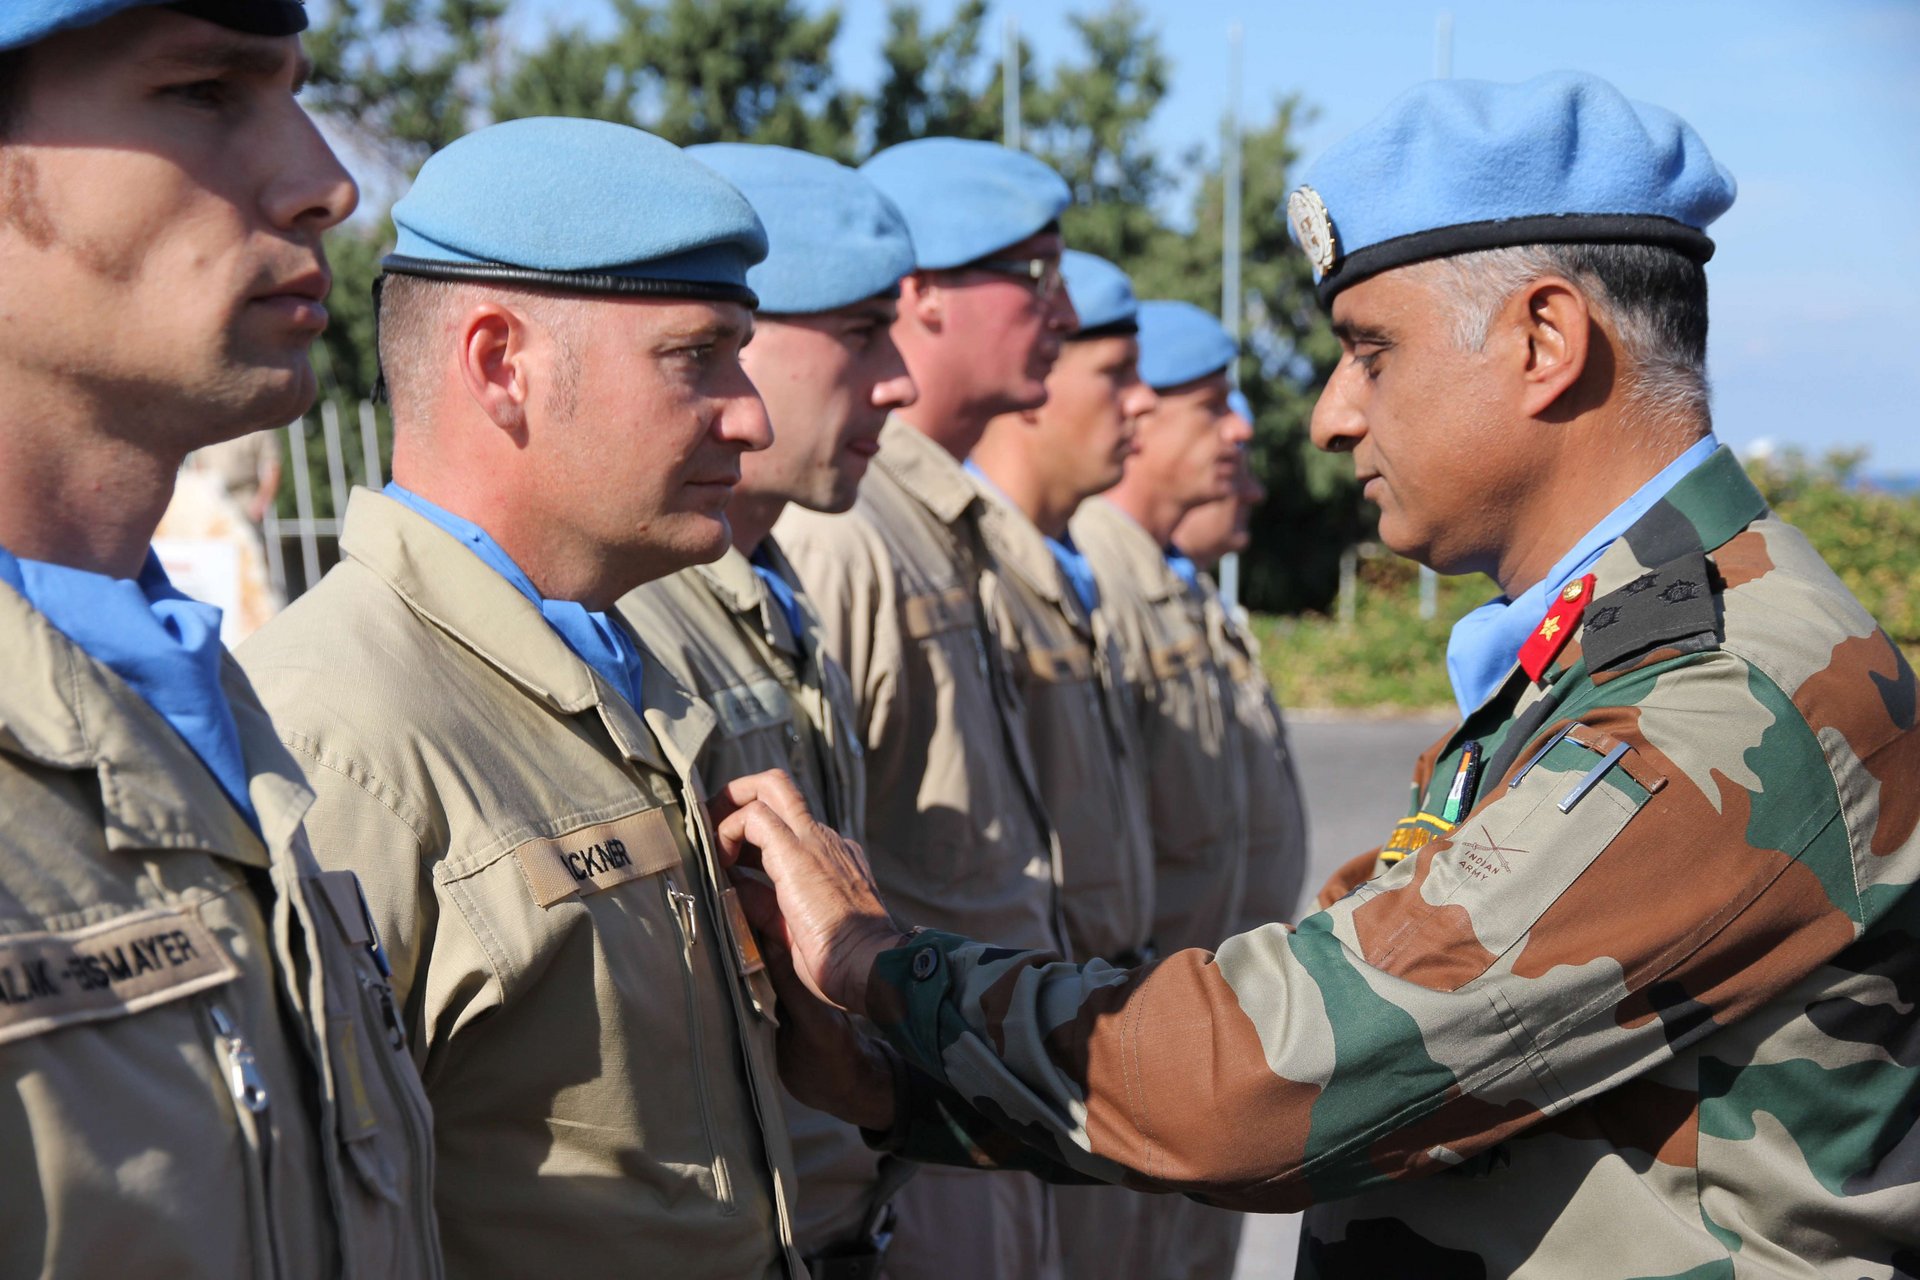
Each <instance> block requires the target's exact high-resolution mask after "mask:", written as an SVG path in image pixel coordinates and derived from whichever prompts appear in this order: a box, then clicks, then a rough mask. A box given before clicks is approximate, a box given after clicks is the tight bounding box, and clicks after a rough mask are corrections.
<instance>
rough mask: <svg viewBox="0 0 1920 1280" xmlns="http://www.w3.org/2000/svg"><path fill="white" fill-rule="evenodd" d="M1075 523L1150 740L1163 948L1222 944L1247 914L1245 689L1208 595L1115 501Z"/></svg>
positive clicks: (1085, 511) (1089, 504)
mask: <svg viewBox="0 0 1920 1280" xmlns="http://www.w3.org/2000/svg"><path fill="white" fill-rule="evenodd" d="M1072 529H1073V540H1074V543H1075V545H1077V546H1078V547H1079V548H1080V552H1081V554H1082V555H1084V556H1086V558H1087V561H1088V563H1090V564H1091V565H1092V566H1093V574H1094V579H1095V580H1096V581H1097V582H1098V583H1099V584H1100V608H1101V611H1102V612H1104V613H1105V614H1106V615H1107V621H1108V625H1109V626H1111V627H1112V628H1113V633H1114V635H1115V636H1117V637H1118V638H1119V641H1120V648H1121V652H1122V653H1123V654H1124V655H1125V659H1126V664H1125V667H1124V672H1125V677H1126V681H1127V684H1128V685H1129V686H1130V687H1131V688H1132V690H1133V694H1134V702H1135V706H1136V707H1137V708H1138V714H1139V716H1140V734H1141V738H1142V740H1143V741H1144V743H1145V744H1146V779H1147V785H1148V801H1149V806H1148V807H1149V811H1150V812H1151V814H1152V816H1153V837H1154V860H1155V875H1154V928H1153V940H1154V943H1155V945H1156V946H1158V948H1159V950H1160V951H1161V953H1162V954H1165V953H1167V952H1171V951H1177V950H1180V949H1181V948H1184V947H1212V946H1217V945H1219V943H1220V941H1221V940H1222V939H1223V938H1225V937H1227V936H1228V935H1229V934H1230V933H1231V932H1232V931H1233V925H1234V922H1235V920H1236V919H1237V918H1238V915H1237V910H1236V904H1237V903H1238V901H1239V895H1240V882H1241V874H1242V871H1243V868H1244V866H1245V863H1246V848H1247V820H1246V814H1247V794H1246V789H1247V783H1246V776H1245V774H1244V772H1243V771H1242V770H1241V769H1240V768H1238V767H1237V766H1236V764H1235V762H1234V761H1233V758H1232V752H1233V749H1234V745H1235V744H1234V737H1233V735H1234V729H1233V708H1234V702H1233V691H1232V689H1231V688H1230V687H1229V686H1228V683H1227V679H1226V676H1225V673H1224V672H1222V671H1221V669H1220V667H1219V664H1218V663H1217V662H1215V660H1214V656H1213V650H1212V648H1211V646H1210V645H1209V644H1208V640H1207V628H1206V612H1205V609H1206V606H1205V601H1204V599H1203V598H1202V597H1201V596H1200V595H1199V593H1198V592H1195V591H1190V590H1189V589H1188V588H1187V585H1186V583H1184V582H1182V581H1181V580H1180V578H1179V575H1177V574H1175V573H1174V571H1173V570H1172V569H1170V568H1169V567H1168V566H1167V558H1166V554H1165V552H1164V551H1163V550H1162V549H1161V548H1160V547H1159V546H1157V545H1155V543H1154V541H1153V538H1152V537H1151V536H1150V535H1149V534H1148V533H1147V531H1146V530H1145V529H1142V528H1141V527H1140V525H1139V524H1138V523H1137V522H1136V521H1135V520H1134V519H1133V517H1131V516H1129V515H1127V514H1126V513H1125V512H1124V511H1122V510H1120V508H1118V507H1116V506H1114V505H1113V504H1112V503H1111V502H1108V501H1107V500H1106V499H1104V498H1091V499H1088V500H1087V501H1086V502H1084V503H1082V504H1081V506H1080V510H1079V511H1077V512H1076V513H1075V514H1074V517H1073V525H1072Z"/></svg>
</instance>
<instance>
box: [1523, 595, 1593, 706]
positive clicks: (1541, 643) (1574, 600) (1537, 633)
mask: <svg viewBox="0 0 1920 1280" xmlns="http://www.w3.org/2000/svg"><path fill="white" fill-rule="evenodd" d="M1592 598H1593V575H1592V574H1588V575H1587V576H1586V577H1584V578H1581V579H1580V580H1579V581H1578V582H1569V583H1568V584H1567V585H1566V586H1565V587H1564V588H1562V589H1561V591H1560V594H1559V595H1558V596H1557V597H1555V599H1554V602H1553V607H1552V608H1551V609H1548V610H1547V616H1546V617H1544V618H1542V619H1541V620H1540V625H1539V626H1537V627H1535V628H1534V629H1533V632H1532V634H1530V635H1528V636H1527V640H1526V643H1525V644H1523V645H1521V646H1520V654H1519V658H1520V667H1521V669H1522V670H1523V671H1525V672H1526V673H1527V679H1529V680H1533V681H1536V682H1537V681H1538V680H1539V679H1540V677H1541V676H1543V675H1545V674H1546V673H1547V668H1548V667H1550V666H1552V665H1553V660H1554V659H1555V658H1557V657H1559V656H1560V651H1561V650H1562V649H1564V648H1566V647H1567V641H1568V640H1569V639H1570V638H1571V637H1572V635H1573V633H1574V632H1575V631H1576V630H1578V629H1579V626H1580V618H1581V616H1582V615H1583V614H1585V613H1586V611H1587V601H1589V600H1591V599H1592Z"/></svg>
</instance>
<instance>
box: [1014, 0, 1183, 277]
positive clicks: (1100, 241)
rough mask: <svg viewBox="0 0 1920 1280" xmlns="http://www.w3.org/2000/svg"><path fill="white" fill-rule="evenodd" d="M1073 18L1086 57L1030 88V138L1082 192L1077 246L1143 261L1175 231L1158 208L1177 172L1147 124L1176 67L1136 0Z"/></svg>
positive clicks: (1075, 215)
mask: <svg viewBox="0 0 1920 1280" xmlns="http://www.w3.org/2000/svg"><path fill="white" fill-rule="evenodd" d="M1068 21H1069V22H1070V23H1071V24H1072V26H1073V29H1074V32H1075V33H1076V35H1077V36H1078V37H1079V42H1080V44H1081V46H1082V48H1083V49H1084V60H1077V61H1071V62H1068V63H1066V64H1064V65H1062V66H1060V67H1058V68H1056V69H1055V70H1054V71H1053V74H1052V76H1051V77H1050V79H1049V80H1048V81H1047V82H1046V83H1045V84H1044V85H1041V86H1039V87H1037V88H1036V89H1035V90H1034V91H1031V92H1027V91H1023V93H1022V95H1021V100H1020V106H1021V116H1022V117H1023V119H1022V128H1023V130H1024V131H1025V137H1024V138H1023V142H1024V144H1025V145H1026V146H1027V148H1028V149H1030V150H1031V151H1033V152H1034V153H1035V154H1036V155H1038V156H1040V157H1041V158H1042V159H1044V160H1046V161H1047V162H1048V163H1049V164H1051V165H1052V166H1053V167H1054V168H1055V169H1057V170H1058V171H1059V172H1060V175H1061V176H1062V177H1064V178H1065V179H1066V180H1067V184H1068V185H1069V186H1071V187H1072V188H1073V198H1074V202H1073V206H1072V207H1071V208H1070V209H1069V210H1068V211H1067V214H1066V216H1065V217H1063V218H1062V219H1061V223H1062V226H1063V228H1064V230H1065V231H1066V235H1067V242H1068V243H1069V244H1071V245H1073V246H1074V247H1075V248H1079V249H1085V250H1086V251H1087V252H1089V253H1097V254H1100V255H1101V256H1102V257H1106V258H1111V259H1114V260H1116V261H1123V260H1132V259H1136V258H1140V257H1143V256H1146V255H1147V254H1148V252H1149V251H1150V250H1159V249H1162V248H1164V242H1165V238H1166V235H1167V230H1166V228H1165V227H1164V226H1163V225H1162V224H1161V221H1160V218H1159V217H1158V215H1157V214H1156V213H1155V206H1156V205H1157V204H1158V202H1159V201H1160V200H1161V199H1162V197H1163V196H1165V194H1166V193H1167V192H1168V190H1169V189H1170V188H1171V187H1172V186H1173V178H1172V176H1171V175H1170V174H1169V173H1168V172H1167V171H1166V169H1165V167H1164V165H1163V163H1162V161H1161V158H1160V156H1159V154H1158V153H1157V152H1156V151H1155V150H1154V148H1153V146H1152V144H1151V143H1150V142H1149V140H1148V138H1147V123H1148V121H1149V120H1151V119H1152V117H1153V114H1154V112H1155V111H1157V110H1158V109H1159V107H1160V100H1161V99H1162V98H1163V97H1165V96H1166V92H1167V85H1168V78H1169V75H1170V73H1171V68H1170V66H1169V64H1168V62H1167V58H1166V55H1165V54H1164V53H1163V52H1162V51H1161V48H1160V39H1159V36H1158V35H1157V34H1155V32H1154V31H1153V30H1152V28H1151V27H1150V26H1149V25H1148V23H1147V18H1146V14H1145V13H1144V12H1143V11H1142V10H1141V9H1140V8H1139V7H1138V6H1137V5H1135V4H1133V3H1132V2H1131V0H1114V3H1112V4H1111V5H1109V6H1108V7H1107V8H1106V9H1104V10H1102V11H1100V12H1098V13H1094V14H1086V15H1075V16H1073V17H1071V18H1069V19H1068ZM1025 62H1026V59H1023V60H1022V63H1023V65H1024V64H1025Z"/></svg>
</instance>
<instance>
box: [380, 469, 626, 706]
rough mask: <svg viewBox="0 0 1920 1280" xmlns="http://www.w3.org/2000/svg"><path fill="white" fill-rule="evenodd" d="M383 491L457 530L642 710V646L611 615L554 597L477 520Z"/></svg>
mask: <svg viewBox="0 0 1920 1280" xmlns="http://www.w3.org/2000/svg"><path fill="white" fill-rule="evenodd" d="M381 492H383V493H385V494H386V495H387V496H388V497H389V498H392V499H393V500H394V501H395V502H398V503H400V504H401V505H402V506H405V507H407V508H408V509H409V510H412V511H415V512H418V513H419V514H420V515H423V516H425V517H426V518H427V519H429V520H431V521H433V522H434V523H435V524H436V525H439V526H440V527H441V528H442V529H444V530H446V531H447V532H448V533H450V534H452V535H453V536H454V537H455V538H457V539H459V540H460V542H461V543H462V544H463V545H464V546H465V547H466V548H467V549H468V550H469V551H471V552H473V554H475V555H476V556H479V557H480V559H481V562H482V563H484V564H485V565H486V566H487V567H488V568H490V569H492V570H493V571H494V572H495V573H497V574H499V575H500V576H501V577H503V578H505V579H506V580H507V582H508V583H509V584H511V585H512V586H513V588H514V590H516V591H518V592H519V593H520V594H521V595H523V596H525V597H526V598H527V599H528V600H530V601H532V602H533V604H534V606H535V607H536V608H538V609H539V610H540V616H541V617H543V618H545V619H546V620H547V625H548V626H550V627H552V628H553V629H554V631H556V632H557V633H559V636H560V638H561V639H562V640H564V641H566V644H567V648H569V649H571V650H573V652H574V653H575V654H576V655H577V656H578V657H579V659H580V660H581V661H582V662H584V663H586V664H587V665H588V666H590V667H592V668H593V669H594V670H595V671H597V672H599V673H600V678H601V679H603V680H605V681H606V682H607V683H608V684H610V685H612V686H613V687H614V688H615V689H617V690H618V691H619V692H620V693H621V694H622V695H623V696H624V697H625V698H626V699H627V701H628V702H629V703H631V704H632V705H633V707H634V709H635V710H638V709H639V708H640V677H641V674H642V672H643V670H644V667H643V664H642V662H641V658H640V649H639V646H638V645H636V644H634V642H633V640H632V638H631V637H629V636H628V635H627V633H626V631H625V629H624V628H622V627H621V626H620V624H619V623H617V622H615V621H614V620H613V619H612V618H611V617H609V616H608V615H607V614H605V613H595V612H592V611H591V610H589V609H588V608H587V607H586V606H585V605H583V604H580V603H579V602H577V601H573V600H548V599H546V598H545V597H543V596H542V595H541V594H540V592H539V591H538V590H537V589H536V588H535V587H534V585H533V580H532V579H531V578H529V577H527V575H526V574H525V573H524V572H523V571H522V570H521V568H520V566H519V565H517V564H515V563H514V562H513V557H512V556H510V555H508V554H507V553H506V551H505V549H504V548H502V547H501V545H500V544H499V543H497V542H495V541H494V540H493V535H491V534H489V533H488V532H487V531H486V530H485V529H482V528H481V527H480V526H479V525H477V524H475V523H473V521H471V520H467V519H463V518H462V517H460V516H457V515H455V514H453V512H451V511H448V510H447V509H446V508H445V507H442V506H439V505H437V504H435V503H432V502H429V501H427V500H426V499H425V498H423V497H421V496H420V495H419V494H417V493H415V492H413V491H412V490H411V489H406V488H402V487H401V486H400V485H398V484H395V483H389V484H388V485H387V487H386V488H385V489H383V490H381Z"/></svg>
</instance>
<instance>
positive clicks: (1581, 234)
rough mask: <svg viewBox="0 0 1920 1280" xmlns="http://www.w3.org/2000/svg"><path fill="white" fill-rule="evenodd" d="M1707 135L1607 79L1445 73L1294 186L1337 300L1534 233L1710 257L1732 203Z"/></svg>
mask: <svg viewBox="0 0 1920 1280" xmlns="http://www.w3.org/2000/svg"><path fill="white" fill-rule="evenodd" d="M1734 192H1735V185H1734V180H1733V175H1732V174H1730V173H1728V172H1727V171H1726V169H1725V168H1723V167H1722V166H1721V165H1719V164H1718V163H1717V162H1716V161H1715V160H1714V158H1713V157H1712V156H1711V155H1710V154H1708V152H1707V147H1706V143H1704V142H1703V141H1701V139H1700V135H1699V134H1697V133H1695V132H1694V131H1693V128H1692V127H1691V126H1690V125H1688V124H1687V122H1686V121H1684V120H1682V119H1681V118H1680V117H1679V116H1677V115H1674V114H1673V113H1672V112H1671V111H1667V110H1665V109H1664V108H1661V107H1655V106H1649V105H1647V104H1646V103H1641V102H1634V101H1631V100H1629V99H1628V98H1627V97H1626V96H1625V95H1624V94H1622V93H1621V92H1620V91H1619V90H1618V89H1616V88H1614V87H1613V86H1612V85H1611V84H1608V83H1607V82H1606V81H1605V80H1602V79H1600V78H1599V77H1598V76H1593V75H1587V74H1585V73H1582V72H1575V71H1558V72H1553V73H1551V74H1549V75H1544V76H1540V77H1537V78H1536V79H1533V80H1529V81H1527V82H1526V83H1524V84H1494V83H1490V82H1488V81H1480V80H1435V81H1431V82H1429V83H1426V84H1422V85H1419V86H1417V87H1415V88H1413V89H1411V90H1409V91H1407V92H1406V93H1404V94H1402V95H1401V96H1400V97H1399V98H1397V99H1396V100H1395V101H1394V102H1393V104H1392V105H1391V106H1389V107H1388V108H1387V110H1386V112H1385V113H1384V114H1382V115H1381V116H1380V117H1379V118H1378V119H1376V120H1374V121H1373V122H1372V123H1370V124H1368V125H1366V126H1365V127H1364V128H1362V129H1360V130H1359V131H1358V132H1357V133H1354V134H1352V135H1351V136H1349V137H1347V138H1345V139H1343V140H1342V141H1340V142H1338V143H1335V144H1334V145H1333V146H1332V147H1329V148H1328V149H1327V151H1326V152H1325V153H1324V154H1323V155H1321V156H1320V157H1319V158H1318V159H1317V160H1315V161H1314V162H1313V164H1312V165H1311V166H1309V168H1308V169H1307V171H1306V173H1305V174H1304V175H1303V179H1302V182H1301V185H1300V186H1299V187H1297V188H1295V189H1294V191H1293V192H1292V194H1291V195H1289V196H1288V197H1287V210H1286V212H1287V221H1288V224H1289V228H1290V230H1291V231H1292V233H1293V238H1294V240H1295V242H1296V243H1298V244H1299V245H1300V247H1301V248H1302V249H1303V250H1305V251H1306V254H1307V258H1308V259H1309V261H1310V262H1311V263H1312V264H1313V269H1314V279H1315V281H1316V288H1317V290H1318V292H1319V295H1320V300H1321V302H1322V303H1323V304H1327V305H1331V303H1332V301H1333V298H1334V296H1335V295H1336V294H1338V293H1339V292H1340V290H1342V289H1344V288H1346V287H1347V286H1349V285H1352V284H1357V283H1359V282H1360V281H1362V280H1365V279H1367V278H1368V277H1370V276H1375V275H1378V274H1380V273H1381V272H1383V271H1389V270H1392V269H1393V268H1395V267H1401V266H1405V265H1407V264H1409V263H1413V262H1420V261H1423V260H1426V259H1429V258H1442V257H1448V256H1451V255H1453V254H1458V253H1471V252H1475V251H1477V250H1482V249H1498V248H1506V247H1509V246H1513V245H1527V244H1649V245H1661V246H1665V247H1667V248H1671V249H1674V250H1677V251H1678V252H1680V253H1683V254H1685V255H1686V256H1688V257H1689V258H1692V259H1693V260H1694V261H1696V262H1705V261H1706V260H1707V259H1708V258H1710V257H1712V256H1713V241H1712V240H1711V239H1710V238H1708V236H1707V234H1706V231H1705V228H1706V226H1707V225H1708V224H1709V223H1711V222H1712V221H1713V220H1714V219H1715V218H1717V217H1719V216H1720V215H1721V214H1722V213H1725V212H1726V211H1727V209H1728V207H1729V206H1731V205H1732V204H1733V198H1734Z"/></svg>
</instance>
